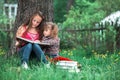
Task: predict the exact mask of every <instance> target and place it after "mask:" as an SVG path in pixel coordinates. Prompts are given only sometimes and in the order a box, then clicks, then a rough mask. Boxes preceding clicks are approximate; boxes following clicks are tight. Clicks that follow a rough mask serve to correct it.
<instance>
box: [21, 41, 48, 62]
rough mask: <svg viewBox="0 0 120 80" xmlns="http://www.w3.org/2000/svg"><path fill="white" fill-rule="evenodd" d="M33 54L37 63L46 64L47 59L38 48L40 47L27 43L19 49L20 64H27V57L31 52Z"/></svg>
mask: <svg viewBox="0 0 120 80" xmlns="http://www.w3.org/2000/svg"><path fill="white" fill-rule="evenodd" d="M32 51H33V52H34V53H35V54H36V56H37V58H38V60H39V61H41V62H43V63H47V62H48V61H47V59H46V57H45V55H44V53H43V51H42V49H41V47H40V45H38V44H36V43H34V44H32V43H28V44H26V45H25V46H23V47H22V48H20V50H19V53H20V56H21V62H24V61H25V62H27V63H28V61H29V57H30V54H31V52H32Z"/></svg>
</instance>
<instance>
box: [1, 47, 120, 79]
mask: <svg viewBox="0 0 120 80" xmlns="http://www.w3.org/2000/svg"><path fill="white" fill-rule="evenodd" d="M60 54H61V55H62V56H65V57H68V58H71V59H72V60H75V61H78V62H79V63H80V64H81V65H82V68H81V71H80V72H79V73H75V72H68V71H65V70H61V69H56V68H55V67H54V66H53V65H51V67H50V68H49V69H48V68H46V67H44V66H43V65H41V64H40V63H35V61H34V60H33V61H30V64H29V65H30V69H28V70H25V69H23V68H21V67H20V66H19V64H20V58H19V57H18V56H11V57H9V58H8V59H5V58H4V57H3V56H2V55H1V56H0V80H119V79H120V75H119V74H120V54H119V52H118V53H114V54H98V53H96V52H95V51H92V53H91V54H92V55H90V56H87V54H86V53H85V51H83V50H80V49H72V50H62V51H61V52H60Z"/></svg>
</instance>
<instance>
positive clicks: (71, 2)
mask: <svg viewBox="0 0 120 80" xmlns="http://www.w3.org/2000/svg"><path fill="white" fill-rule="evenodd" d="M73 4H74V0H68V2H67V12H68V11H69V10H70V8H71V6H72V5H73Z"/></svg>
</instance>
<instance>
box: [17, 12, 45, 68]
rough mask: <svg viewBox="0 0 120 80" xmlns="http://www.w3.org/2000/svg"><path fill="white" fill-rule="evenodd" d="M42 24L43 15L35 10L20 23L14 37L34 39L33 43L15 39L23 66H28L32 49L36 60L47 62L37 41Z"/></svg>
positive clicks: (40, 35) (40, 34)
mask: <svg viewBox="0 0 120 80" xmlns="http://www.w3.org/2000/svg"><path fill="white" fill-rule="evenodd" d="M43 24H44V17H43V15H42V13H41V12H40V11H39V12H35V13H34V14H33V15H32V16H31V18H30V19H29V20H28V21H27V22H26V23H24V24H22V25H21V26H20V27H19V28H18V30H17V33H16V37H22V38H26V39H29V40H31V41H34V42H35V43H25V42H22V43H20V42H19V41H18V40H17V41H16V46H17V47H20V49H19V53H20V55H21V62H22V66H23V67H24V68H26V69H27V68H28V65H27V64H28V61H29V57H30V54H31V51H33V52H34V53H35V54H36V56H37V58H38V60H40V61H42V62H43V63H47V60H46V57H45V55H44V53H43V51H42V49H41V47H40V45H38V44H37V43H39V42H40V39H41V37H42V26H43Z"/></svg>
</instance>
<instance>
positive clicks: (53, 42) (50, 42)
mask: <svg viewBox="0 0 120 80" xmlns="http://www.w3.org/2000/svg"><path fill="white" fill-rule="evenodd" d="M42 42H44V43H49V44H50V45H54V44H58V43H59V42H60V40H59V39H46V40H42Z"/></svg>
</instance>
